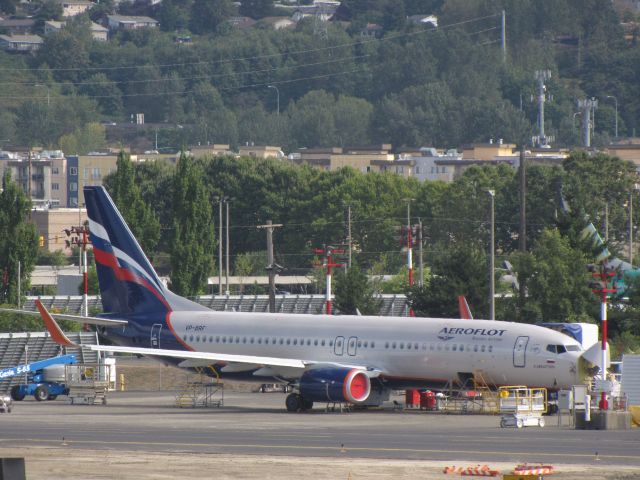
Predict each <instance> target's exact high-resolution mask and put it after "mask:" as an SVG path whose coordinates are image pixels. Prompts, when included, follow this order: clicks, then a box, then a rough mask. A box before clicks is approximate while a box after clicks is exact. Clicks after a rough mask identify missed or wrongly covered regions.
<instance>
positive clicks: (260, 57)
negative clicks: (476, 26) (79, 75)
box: [0, 14, 500, 72]
mask: <svg viewBox="0 0 640 480" xmlns="http://www.w3.org/2000/svg"><path fill="white" fill-rule="evenodd" d="M499 15H500V14H492V15H486V16H483V17H476V18H472V19H469V20H462V21H459V22H454V23H450V24H448V25H443V26H441V27H438V28H436V29H423V30H418V31H414V32H403V33H395V34H389V35H386V36H384V37H382V38H375V39H370V40H358V41H356V42H347V43H343V44H337V45H328V46H324V47H317V48H310V49H304V50H294V51H285V52H279V53H271V54H265V55H255V56H251V57H239V58H231V59H221V60H212V61H206V62H204V61H198V62H186V63H168V64H159V65H157V64H153V65H128V66H114V67H68V68H11V67H0V72H2V71H7V72H78V71H83V72H84V71H110V70H131V69H139V68H169V67H187V66H196V65H217V64H220V63H230V62H246V61H248V60H263V59H267V58H274V57H281V56H285V55H286V56H289V55H299V54H306V53H314V52H321V51H326V50H333V49H338V48H347V47H354V46H359V45H367V44H370V43H374V42H375V43H381V42H384V41H390V40H395V39H398V38H403V37H411V36H416V35H421V34H432V33H438V32H441V31H443V30H445V29H450V28H454V27H459V26H461V25H465V24H469V23H474V22H479V21H482V20H486V19H489V18H495V17H498V16H499Z"/></svg>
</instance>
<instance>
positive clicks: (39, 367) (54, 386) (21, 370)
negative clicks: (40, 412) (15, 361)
mask: <svg viewBox="0 0 640 480" xmlns="http://www.w3.org/2000/svg"><path fill="white" fill-rule="evenodd" d="M75 363H76V356H75V355H61V356H58V357H52V358H47V359H46V360H39V361H37V362H32V363H26V364H24V365H18V366H16V367H10V368H5V369H3V370H0V379H4V378H9V377H15V376H17V375H25V376H26V382H25V383H23V384H21V385H14V386H13V387H11V398H12V399H13V400H16V401H20V400H24V397H26V396H27V395H33V397H34V398H35V399H36V400H38V401H39V402H42V401H45V400H54V399H55V398H56V397H57V396H58V395H67V394H68V393H69V388H68V387H67V386H66V385H65V383H64V381H65V375H64V366H65V365H71V364H75Z"/></svg>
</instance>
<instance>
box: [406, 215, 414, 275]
mask: <svg viewBox="0 0 640 480" xmlns="http://www.w3.org/2000/svg"><path fill="white" fill-rule="evenodd" d="M407 267H408V268H409V286H410V287H413V238H412V233H411V225H408V226H407Z"/></svg>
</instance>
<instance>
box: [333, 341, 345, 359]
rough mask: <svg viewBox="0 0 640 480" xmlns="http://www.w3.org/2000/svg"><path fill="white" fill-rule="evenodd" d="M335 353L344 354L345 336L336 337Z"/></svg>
mask: <svg viewBox="0 0 640 480" xmlns="http://www.w3.org/2000/svg"><path fill="white" fill-rule="evenodd" d="M333 353H335V354H336V355H343V354H344V337H336V341H335V342H334V344H333Z"/></svg>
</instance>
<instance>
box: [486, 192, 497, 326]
mask: <svg viewBox="0 0 640 480" xmlns="http://www.w3.org/2000/svg"><path fill="white" fill-rule="evenodd" d="M487 193H488V194H489V196H490V197H491V262H490V267H489V281H490V283H489V285H490V287H489V296H490V298H489V317H490V319H491V320H495V319H496V279H495V260H496V259H495V256H496V251H495V223H496V218H495V202H494V200H495V195H496V191H495V190H487Z"/></svg>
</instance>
